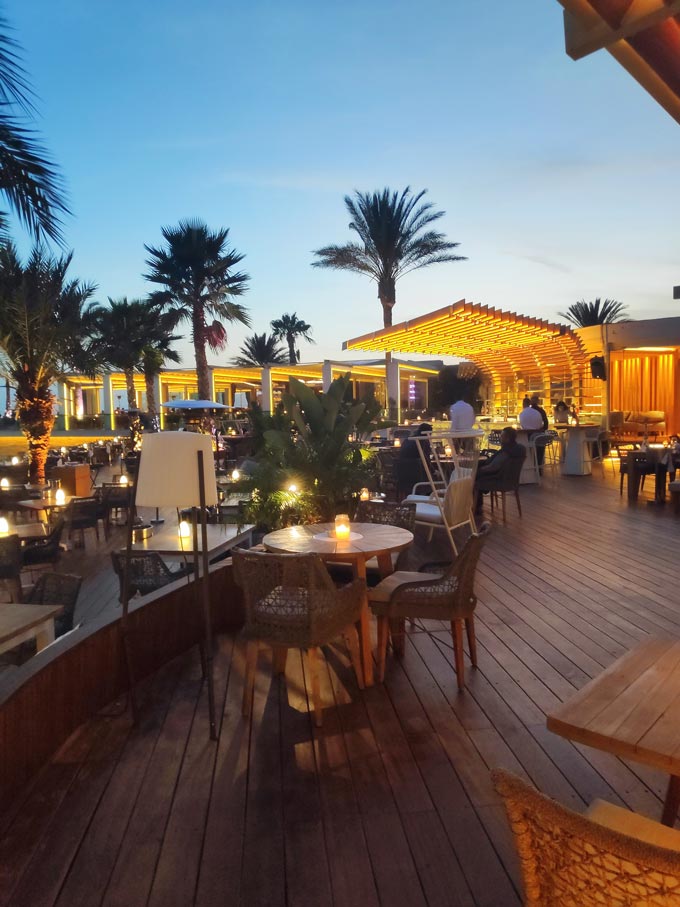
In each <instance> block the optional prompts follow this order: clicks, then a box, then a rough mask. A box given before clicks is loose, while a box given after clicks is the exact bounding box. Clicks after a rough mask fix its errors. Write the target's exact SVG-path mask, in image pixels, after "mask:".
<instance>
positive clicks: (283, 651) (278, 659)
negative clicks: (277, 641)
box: [272, 646, 288, 674]
mask: <svg viewBox="0 0 680 907" xmlns="http://www.w3.org/2000/svg"><path fill="white" fill-rule="evenodd" d="M272 655H273V659H272V668H273V671H274V673H275V674H285V673H286V660H287V658H288V647H287V646H274V647H273V648H272Z"/></svg>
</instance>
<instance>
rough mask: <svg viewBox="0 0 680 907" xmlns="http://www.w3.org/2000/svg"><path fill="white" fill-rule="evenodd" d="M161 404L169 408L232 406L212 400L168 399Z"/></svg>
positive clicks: (225, 407) (228, 407) (219, 407)
mask: <svg viewBox="0 0 680 907" xmlns="http://www.w3.org/2000/svg"><path fill="white" fill-rule="evenodd" d="M161 406H167V407H169V408H170V409H187V410H192V409H233V408H234V407H233V406H226V405H225V404H224V403H215V402H214V401H213V400H169V401H168V402H167V403H161Z"/></svg>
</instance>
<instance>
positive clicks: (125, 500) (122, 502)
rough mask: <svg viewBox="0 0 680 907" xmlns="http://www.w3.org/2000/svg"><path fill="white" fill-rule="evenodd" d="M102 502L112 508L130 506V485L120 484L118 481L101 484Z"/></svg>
mask: <svg viewBox="0 0 680 907" xmlns="http://www.w3.org/2000/svg"><path fill="white" fill-rule="evenodd" d="M101 500H102V503H103V504H104V505H105V506H106V507H109V508H111V509H112V510H113V509H115V508H117V507H128V506H129V505H130V501H131V500H132V488H131V486H130V485H119V484H118V483H117V482H105V483H104V484H103V485H102V486H101Z"/></svg>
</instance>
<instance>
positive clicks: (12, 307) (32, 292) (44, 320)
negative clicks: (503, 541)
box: [0, 243, 97, 484]
mask: <svg viewBox="0 0 680 907" xmlns="http://www.w3.org/2000/svg"><path fill="white" fill-rule="evenodd" d="M71 257H72V256H71V254H68V255H64V256H62V257H61V258H52V257H51V256H49V255H48V254H47V253H46V252H45V251H44V249H43V248H41V247H40V246H37V247H35V248H34V249H33V251H32V252H31V254H30V256H29V258H28V261H27V263H26V264H22V262H21V260H20V259H19V256H18V254H17V250H16V248H15V246H14V245H13V244H12V243H7V244H6V245H4V246H2V247H0V359H1V360H2V369H3V371H4V373H5V375H6V376H7V377H8V378H9V379H10V380H11V381H12V383H13V384H14V385H15V387H16V409H17V417H18V418H19V421H20V423H21V430H22V431H23V433H24V435H25V436H26V439H27V441H28V458H29V476H30V480H31V482H34V483H36V484H37V483H43V482H44V481H45V460H46V458H47V451H48V448H49V443H50V437H51V435H52V429H53V427H54V421H55V415H54V407H55V403H56V397H55V396H54V394H53V393H52V391H51V389H50V386H51V385H52V384H54V383H55V382H56V381H58V380H59V379H60V378H62V377H63V376H64V374H65V373H66V372H68V371H78V372H84V373H85V374H89V375H94V372H95V369H96V365H97V362H96V354H95V350H94V347H93V344H92V342H91V338H92V332H93V324H92V317H91V308H90V307H88V306H87V305H86V303H87V302H88V300H89V299H91V297H92V294H93V293H94V289H95V288H94V285H92V284H85V283H81V282H80V281H78V280H76V279H72V278H68V277H67V276H66V272H67V270H68V267H69V265H70V263H71Z"/></svg>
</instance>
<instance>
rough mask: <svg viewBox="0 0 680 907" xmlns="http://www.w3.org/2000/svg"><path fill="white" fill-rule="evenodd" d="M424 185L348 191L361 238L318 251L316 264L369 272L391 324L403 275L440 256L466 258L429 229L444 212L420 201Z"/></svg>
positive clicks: (352, 225)
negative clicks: (413, 191) (415, 190)
mask: <svg viewBox="0 0 680 907" xmlns="http://www.w3.org/2000/svg"><path fill="white" fill-rule="evenodd" d="M426 192H427V190H426V189H424V190H423V191H422V192H419V193H418V194H417V195H412V194H411V188H410V186H407V187H406V188H405V189H404V191H403V192H402V193H401V194H399V193H398V192H391V191H390V190H389V189H383V191H382V192H373V193H369V192H355V193H354V198H352V197H350V196H349V195H346V196H345V207H346V208H347V211H348V213H349V215H350V217H351V218H352V219H351V221H350V224H349V228H350V230H353V231H354V232H355V233H356V234H357V235H358V237H359V240H360V242H349V243H346V244H345V245H344V246H325V247H324V248H323V249H317V250H316V252H314V253H313V254H314V255H317V256H318V258H319V260H318V261H314V262H312V265H313V266H314V267H316V268H336V269H338V270H343V271H356V272H357V273H359V274H367V275H368V276H369V277H371V278H372V279H373V280H375V282H376V283H377V284H378V299H379V300H380V304H381V305H382V308H383V324H384V325H385V327H390V326H391V324H392V309H393V308H394V305H395V303H396V300H397V297H396V282H397V280H398V279H399V278H400V277H403V276H404V274H408V273H409V272H411V271H415V270H417V269H418V268H425V267H427V266H428V265H433V264H437V263H438V262H442V261H465V260H466V259H465V257H464V256H461V255H453V254H452V252H451V250H452V249H455V248H456V247H457V246H458V245H459V243H453V242H447V241H446V239H445V236H444V234H443V233H438V232H437V231H435V230H426V229H425V228H426V227H428V226H429V225H430V224H432V223H433V222H434V221H436V220H439V218H440V217H442V216H443V215H444V211H434V210H433V208H434V206H433V204H432V203H431V202H426V203H425V204H420V202H421V199H422V198H423V196H424V195H425V194H426Z"/></svg>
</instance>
